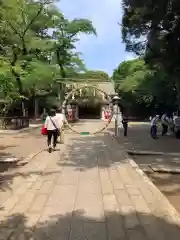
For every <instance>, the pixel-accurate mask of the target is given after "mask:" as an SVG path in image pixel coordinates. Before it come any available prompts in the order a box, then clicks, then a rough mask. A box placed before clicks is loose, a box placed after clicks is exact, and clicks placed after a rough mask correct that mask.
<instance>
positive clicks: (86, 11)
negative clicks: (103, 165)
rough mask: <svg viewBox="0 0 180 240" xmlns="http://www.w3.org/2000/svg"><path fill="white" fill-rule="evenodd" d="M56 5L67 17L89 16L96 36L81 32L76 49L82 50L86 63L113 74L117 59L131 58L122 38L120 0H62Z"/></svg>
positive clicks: (87, 65) (92, 67)
mask: <svg viewBox="0 0 180 240" xmlns="http://www.w3.org/2000/svg"><path fill="white" fill-rule="evenodd" d="M58 7H59V8H60V10H61V11H62V12H63V13H64V15H65V17H67V18H68V19H73V18H88V19H89V20H91V21H92V22H93V25H94V27H95V28H96V30H97V37H96V36H87V35H80V41H79V43H78V44H77V51H79V52H82V54H83V55H82V58H83V60H84V62H85V64H86V67H87V68H88V69H91V70H103V71H106V72H107V73H109V74H110V75H111V74H112V71H113V69H115V68H116V67H117V66H118V65H119V63H120V62H122V61H124V60H129V59H132V54H130V53H127V52H126V51H125V46H124V44H123V43H122V39H121V30H120V26H119V25H118V22H121V17H122V12H121V1H120V0H61V1H60V2H59V3H58Z"/></svg>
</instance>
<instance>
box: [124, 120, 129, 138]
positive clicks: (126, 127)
mask: <svg viewBox="0 0 180 240" xmlns="http://www.w3.org/2000/svg"><path fill="white" fill-rule="evenodd" d="M123 127H124V137H127V129H128V125H127V123H124V124H123Z"/></svg>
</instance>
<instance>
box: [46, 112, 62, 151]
mask: <svg viewBox="0 0 180 240" xmlns="http://www.w3.org/2000/svg"><path fill="white" fill-rule="evenodd" d="M44 127H45V128H46V129H47V144H48V151H49V153H51V151H52V150H55V148H56V144H57V138H58V135H59V128H60V127H59V122H58V118H57V117H56V111H55V110H54V109H52V110H50V113H49V116H47V117H46V121H45V124H44ZM52 139H53V143H51V141H52Z"/></svg>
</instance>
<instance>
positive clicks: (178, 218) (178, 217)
mask: <svg viewBox="0 0 180 240" xmlns="http://www.w3.org/2000/svg"><path fill="white" fill-rule="evenodd" d="M109 134H110V136H111V137H112V138H113V139H114V140H115V141H116V143H117V144H118V145H119V147H120V149H121V151H122V152H123V153H124V156H125V158H126V160H127V162H128V163H129V164H130V165H131V167H132V168H133V169H134V170H135V171H136V172H137V173H138V174H139V175H140V176H141V177H142V178H143V180H144V181H145V182H146V183H147V184H148V185H150V186H151V187H152V188H153V189H154V190H155V191H156V192H158V194H159V195H160V196H161V198H162V199H164V201H165V202H166V204H167V207H168V209H169V210H170V213H171V214H170V216H171V217H172V219H173V221H174V222H175V223H176V225H177V226H178V227H180V213H179V212H178V211H177V210H176V209H175V207H174V206H173V205H172V204H171V203H170V201H169V200H168V198H167V197H166V196H165V195H164V194H163V193H162V192H161V191H160V190H159V189H158V188H157V187H156V185H155V184H154V183H153V182H152V181H151V179H150V178H149V177H148V176H147V175H146V173H144V172H143V170H142V169H141V168H140V167H139V166H138V164H137V163H136V162H135V161H134V160H133V159H132V158H130V157H129V155H128V154H127V152H126V151H125V150H124V148H123V147H122V146H121V145H120V144H119V143H118V142H117V139H116V137H115V136H114V135H113V134H112V133H110V132H109Z"/></svg>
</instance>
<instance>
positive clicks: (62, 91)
mask: <svg viewBox="0 0 180 240" xmlns="http://www.w3.org/2000/svg"><path fill="white" fill-rule="evenodd" d="M59 67H60V75H61V77H62V78H66V74H65V71H64V67H63V65H62V64H61V63H59ZM64 89H65V87H64V83H59V101H60V104H61V105H62V103H63V101H64Z"/></svg>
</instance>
